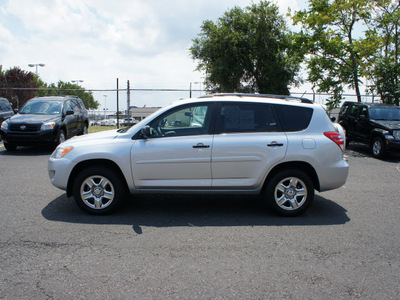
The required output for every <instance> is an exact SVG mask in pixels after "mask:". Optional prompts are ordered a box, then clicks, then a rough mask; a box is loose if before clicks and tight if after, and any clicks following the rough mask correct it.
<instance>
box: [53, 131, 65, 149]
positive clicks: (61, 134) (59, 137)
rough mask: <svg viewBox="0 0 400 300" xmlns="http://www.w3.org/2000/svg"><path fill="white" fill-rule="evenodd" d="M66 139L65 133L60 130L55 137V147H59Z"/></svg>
mask: <svg viewBox="0 0 400 300" xmlns="http://www.w3.org/2000/svg"><path fill="white" fill-rule="evenodd" d="M66 139H67V136H66V135H65V131H64V130H63V129H61V130H60V131H59V132H58V135H57V142H56V146H58V145H60V144H61V143H62V142H65V141H66Z"/></svg>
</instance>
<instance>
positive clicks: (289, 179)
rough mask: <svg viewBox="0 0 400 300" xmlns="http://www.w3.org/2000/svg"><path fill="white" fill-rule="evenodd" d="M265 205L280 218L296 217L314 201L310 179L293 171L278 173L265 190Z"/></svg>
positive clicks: (298, 171)
mask: <svg viewBox="0 0 400 300" xmlns="http://www.w3.org/2000/svg"><path fill="white" fill-rule="evenodd" d="M265 197H266V200H267V203H268V204H269V205H270V206H271V207H272V208H273V209H274V210H275V211H276V212H277V213H278V214H280V215H282V216H297V215H299V214H300V213H302V212H304V211H305V210H306V209H307V208H308V207H309V205H310V204H311V202H312V201H313V200H314V184H313V182H312V180H311V179H310V177H309V176H308V175H307V174H306V173H304V172H302V171H300V170H295V169H288V170H283V171H280V172H278V173H277V174H275V175H274V176H273V178H272V179H271V180H270V182H269V183H268V185H267V188H266V194H265Z"/></svg>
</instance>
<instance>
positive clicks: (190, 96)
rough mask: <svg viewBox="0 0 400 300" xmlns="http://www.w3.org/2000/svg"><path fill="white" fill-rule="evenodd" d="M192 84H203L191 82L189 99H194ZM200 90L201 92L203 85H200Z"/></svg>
mask: <svg viewBox="0 0 400 300" xmlns="http://www.w3.org/2000/svg"><path fill="white" fill-rule="evenodd" d="M192 83H193V84H199V83H200V84H201V82H198V81H196V82H190V93H189V98H192ZM200 90H201V85H200Z"/></svg>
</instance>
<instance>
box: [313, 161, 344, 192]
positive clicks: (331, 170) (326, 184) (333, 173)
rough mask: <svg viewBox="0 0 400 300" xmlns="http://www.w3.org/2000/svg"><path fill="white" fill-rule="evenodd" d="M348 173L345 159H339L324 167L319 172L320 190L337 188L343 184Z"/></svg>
mask: <svg viewBox="0 0 400 300" xmlns="http://www.w3.org/2000/svg"><path fill="white" fill-rule="evenodd" d="M348 175H349V165H348V164H347V162H346V160H345V159H344V158H343V160H340V161H338V162H335V163H334V164H331V165H329V166H327V167H325V168H324V170H323V171H322V172H321V173H320V176H319V181H320V190H319V191H320V192H323V191H329V190H333V189H337V188H339V187H341V186H342V185H344V184H345V183H346V181H347V176H348Z"/></svg>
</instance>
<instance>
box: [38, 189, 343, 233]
mask: <svg viewBox="0 0 400 300" xmlns="http://www.w3.org/2000/svg"><path fill="white" fill-rule="evenodd" d="M129 200H131V201H125V204H124V205H123V207H121V208H120V209H119V210H117V211H116V212H114V213H113V214H110V215H105V216H93V215H89V214H87V213H85V212H83V211H81V210H80V209H79V208H78V207H77V205H76V204H75V202H74V200H73V198H67V196H66V194H63V195H62V196H60V197H58V198H56V199H54V200H53V201H51V202H50V203H49V204H48V205H47V206H46V207H45V208H44V209H43V210H42V215H43V216H44V217H45V218H46V219H47V220H50V221H56V222H67V223H83V224H117V225H118V224H121V225H131V226H132V227H133V230H134V231H135V232H136V233H138V234H140V233H141V232H142V231H141V226H150V227H179V226H190V227H206V226H216V227H218V226H287V225H290V226H296V225H298V226H305V225H338V224H345V223H347V222H348V221H350V219H349V217H348V216H347V214H346V210H345V209H344V208H343V207H341V206H340V205H338V204H337V203H335V202H333V201H331V200H328V199H325V198H323V197H321V196H319V195H316V196H315V200H314V203H313V204H312V206H311V207H310V208H309V209H308V210H307V211H306V212H305V213H304V214H302V215H300V216H298V217H295V218H285V217H280V216H278V215H276V214H274V213H273V212H272V211H268V210H267V209H266V208H265V206H264V205H263V203H262V202H261V201H260V200H259V198H258V197H249V196H214V195H213V196H210V195H203V196H193V195H190V196H188V195H185V196H182V195H179V196H176V195H165V196H164V195H163V196H136V197H134V198H132V199H129Z"/></svg>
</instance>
